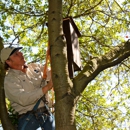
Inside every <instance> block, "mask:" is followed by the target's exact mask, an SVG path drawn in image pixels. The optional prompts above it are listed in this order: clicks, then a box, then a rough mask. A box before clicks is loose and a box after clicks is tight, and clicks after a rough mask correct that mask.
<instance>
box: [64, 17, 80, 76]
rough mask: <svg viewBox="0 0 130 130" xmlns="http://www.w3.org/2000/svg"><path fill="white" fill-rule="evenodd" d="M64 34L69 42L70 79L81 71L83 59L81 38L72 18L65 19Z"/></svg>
mask: <svg viewBox="0 0 130 130" xmlns="http://www.w3.org/2000/svg"><path fill="white" fill-rule="evenodd" d="M63 32H64V34H65V37H66V42H67V58H68V70H69V76H70V78H73V77H74V72H75V71H80V70H81V59H80V50H79V41H78V37H80V36H81V34H80V32H79V30H78V28H77V26H76V24H75V23H74V21H73V19H72V17H69V18H65V19H63Z"/></svg>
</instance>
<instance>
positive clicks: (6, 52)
mask: <svg viewBox="0 0 130 130" xmlns="http://www.w3.org/2000/svg"><path fill="white" fill-rule="evenodd" d="M22 48H23V47H10V46H9V47H6V48H3V49H2V50H1V52H0V59H1V62H2V63H3V64H4V63H5V61H6V60H7V59H8V58H9V56H11V55H12V54H13V53H14V52H15V51H17V50H20V49H22Z"/></svg>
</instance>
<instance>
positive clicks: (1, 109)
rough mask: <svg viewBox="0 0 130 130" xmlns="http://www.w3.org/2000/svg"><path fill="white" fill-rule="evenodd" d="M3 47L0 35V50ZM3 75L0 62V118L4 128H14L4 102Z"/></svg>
mask: <svg viewBox="0 0 130 130" xmlns="http://www.w3.org/2000/svg"><path fill="white" fill-rule="evenodd" d="M2 48H3V43H2V38H1V37H0V50H1V49H2ZM4 77H5V70H4V66H3V64H1V63H0V119H1V122H2V126H3V129H4V130H15V127H14V126H13V125H12V123H11V121H10V119H9V116H8V112H7V108H6V102H5V93H4Z"/></svg>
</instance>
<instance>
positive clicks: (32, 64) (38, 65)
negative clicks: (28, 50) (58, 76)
mask: <svg viewBox="0 0 130 130" xmlns="http://www.w3.org/2000/svg"><path fill="white" fill-rule="evenodd" d="M28 67H34V68H35V67H41V64H39V63H29V64H28Z"/></svg>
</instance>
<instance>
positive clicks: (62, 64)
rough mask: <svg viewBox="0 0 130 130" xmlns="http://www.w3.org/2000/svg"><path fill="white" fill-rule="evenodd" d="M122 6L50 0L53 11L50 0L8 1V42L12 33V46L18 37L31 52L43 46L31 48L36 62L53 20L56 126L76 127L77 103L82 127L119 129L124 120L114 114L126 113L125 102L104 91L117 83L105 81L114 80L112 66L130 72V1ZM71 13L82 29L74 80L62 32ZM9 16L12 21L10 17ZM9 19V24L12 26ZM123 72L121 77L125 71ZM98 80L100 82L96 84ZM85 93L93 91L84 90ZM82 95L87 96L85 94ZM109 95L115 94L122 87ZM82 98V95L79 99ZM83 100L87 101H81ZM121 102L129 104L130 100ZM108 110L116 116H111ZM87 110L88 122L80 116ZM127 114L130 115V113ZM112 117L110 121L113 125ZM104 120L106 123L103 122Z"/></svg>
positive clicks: (100, 1) (67, 129) (64, 129)
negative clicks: (128, 35)
mask: <svg viewBox="0 0 130 130" xmlns="http://www.w3.org/2000/svg"><path fill="white" fill-rule="evenodd" d="M25 5H26V6H25ZM122 5H123V6H122ZM122 5H121V4H120V3H118V2H117V1H115V0H114V1H109V0H106V1H103V0H98V1H96V2H95V1H93V0H90V1H81V0H80V1H78V0H76V1H73V0H68V1H61V0H55V1H53V2H52V1H51V0H50V1H49V11H48V9H47V8H48V2H46V1H45V3H42V2H41V1H35V0H34V1H28V2H26V1H22V2H21V1H18V0H17V1H7V2H5V1H3V6H1V14H2V15H1V17H2V20H1V23H0V24H1V27H2V29H3V31H2V37H3V38H5V39H4V42H7V41H9V38H10V36H11V35H13V38H14V39H13V40H12V42H11V44H15V42H14V41H16V40H17V41H18V42H20V44H21V45H23V46H26V47H27V49H28V50H31V49H32V46H38V47H39V53H38V54H36V55H34V54H32V53H31V52H30V53H31V57H32V56H33V57H34V58H32V59H31V60H35V59H36V57H37V59H40V60H42V58H41V57H43V56H44V54H43V49H44V48H43V47H45V46H46V45H45V44H44V45H43V43H47V42H48V40H47V38H48V37H47V27H46V26H45V25H46V23H47V22H48V30H49V43H50V50H51V68H52V78H53V83H54V90H55V101H56V104H55V118H56V130H76V125H75V110H76V107H77V108H78V110H77V112H76V116H77V121H79V122H80V120H81V122H80V123H82V124H81V126H80V124H79V125H78V126H77V128H78V129H94V130H96V129H103V128H108V129H111V128H116V127H118V126H117V125H116V123H114V121H115V120H116V119H117V122H118V121H119V122H120V120H119V116H118V115H117V114H113V113H116V112H117V113H121V111H119V110H118V109H117V108H118V107H119V106H120V105H123V104H121V103H120V102H116V101H115V102H113V103H111V104H110V105H108V104H107V101H105V100H104V98H103V94H104V93H105V92H103V91H102V86H104V87H106V86H107V89H106V92H108V91H110V90H111V91H113V86H109V85H104V84H103V83H104V81H103V80H104V79H105V81H107V80H109V82H111V80H110V77H109V76H108V74H110V73H109V72H107V71H104V70H106V69H107V68H110V67H113V66H117V65H118V67H117V68H114V67H113V68H112V71H117V70H118V69H119V68H120V67H121V68H122V70H121V71H120V72H121V73H123V72H127V71H128V72H129V56H130V41H127V42H125V40H124V39H123V38H122V37H121V36H120V35H121V33H122V32H125V31H126V30H127V28H129V16H130V15H129V13H130V12H129V8H128V1H124V2H123V3H122ZM77 8H78V10H77ZM48 16H49V18H48ZM68 16H72V17H73V18H74V19H75V21H76V23H77V26H78V27H79V29H80V31H81V33H82V37H81V38H80V39H79V41H80V51H81V56H82V63H83V69H82V71H81V72H79V73H76V75H75V77H74V78H73V79H70V78H69V74H68V66H67V50H66V43H65V40H64V34H63V30H62V20H63V18H64V17H68ZM7 19H8V21H6V20H7ZM6 22H8V24H7V25H6V24H5V23H6ZM3 25H4V26H3ZM7 31H8V33H7ZM45 34H46V36H45ZM123 34H124V33H123ZM34 36H35V37H34ZM25 52H26V50H25ZM29 60H30V59H29ZM110 69H111V68H110ZM106 74H107V76H106ZM116 74H117V73H116ZM118 74H119V73H118ZM120 75H121V76H122V74H120ZM128 75H129V73H128ZM97 76H99V77H98V79H96V78H97ZM100 78H101V79H100ZM99 79H100V80H101V81H100V82H96V81H98V80H99ZM119 79H120V78H119ZM122 80H123V81H124V82H123V83H122V84H124V85H127V84H128V85H129V80H128V77H127V78H125V77H123V76H122ZM92 81H93V83H92ZM118 81H119V80H118ZM122 84H121V85H122ZM119 86H120V82H119V83H118V84H117V85H115V87H114V90H118V89H119ZM85 89H88V90H85ZM122 89H124V90H125V92H126V93H125V97H129V94H128V91H129V88H126V87H124V86H123V87H122ZM86 91H87V92H89V93H85V92H86ZM99 91H100V92H99ZM82 94H83V96H81V95H82ZM88 94H89V95H88ZM110 94H112V96H113V97H115V95H117V91H115V92H114V94H113V93H112V92H111V93H110ZM119 94H120V93H118V95H119ZM90 95H91V96H90ZM101 95H102V98H101ZM121 95H122V93H121ZM80 97H82V98H81V99H80ZM84 97H85V98H84ZM79 100H80V101H81V102H82V103H81V102H79V103H78V101H79ZM119 100H121V102H124V101H126V98H124V99H122V98H121V99H119ZM102 102H103V103H104V104H103V103H102ZM85 103H87V105H86V104H85ZM124 106H125V105H124ZM126 107H127V106H126ZM84 108H85V109H84ZM107 108H108V109H107ZM82 109H83V110H82ZM107 111H108V113H110V115H112V117H113V118H109V114H108V115H107ZM83 112H84V115H85V116H86V117H87V118H86V119H87V121H86V122H87V125H85V124H83V122H85V120H82V119H80V120H79V116H83ZM104 115H106V117H105V116H104ZM125 116H126V117H127V116H129V111H127V114H126V115H125ZM121 117H122V118H123V117H124V116H121ZM82 118H84V117H82ZM90 118H91V120H90ZM107 118H109V119H110V121H111V123H110V122H109V119H108V120H107ZM102 119H103V120H102ZM121 121H122V122H123V121H124V120H121ZM99 122H100V123H101V124H104V125H105V126H103V125H100V124H98V123H99ZM82 126H84V128H82Z"/></svg>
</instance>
